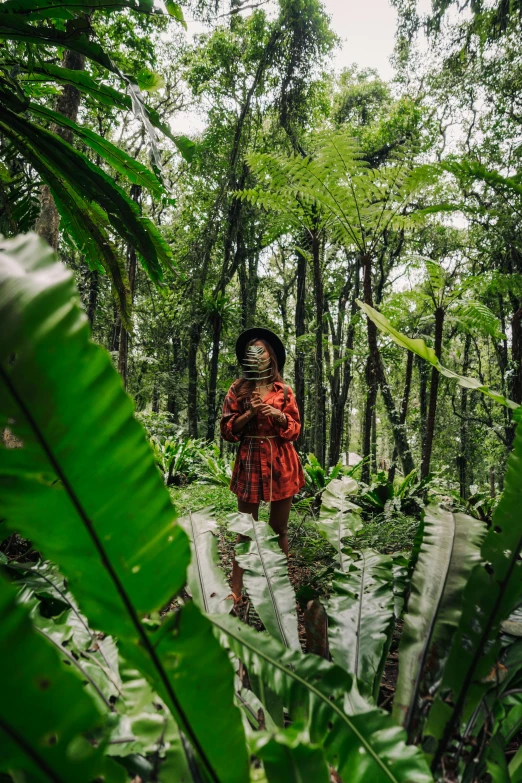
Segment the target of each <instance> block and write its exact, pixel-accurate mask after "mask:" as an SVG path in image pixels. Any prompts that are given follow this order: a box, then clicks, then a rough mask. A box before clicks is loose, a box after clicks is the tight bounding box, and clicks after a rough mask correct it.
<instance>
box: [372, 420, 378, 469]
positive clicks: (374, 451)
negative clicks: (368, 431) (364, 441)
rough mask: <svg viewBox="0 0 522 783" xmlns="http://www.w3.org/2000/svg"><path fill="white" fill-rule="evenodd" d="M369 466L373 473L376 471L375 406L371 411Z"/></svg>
mask: <svg viewBox="0 0 522 783" xmlns="http://www.w3.org/2000/svg"><path fill="white" fill-rule="evenodd" d="M371 466H372V471H373V473H377V406H375V407H374V409H373V413H372V458H371Z"/></svg>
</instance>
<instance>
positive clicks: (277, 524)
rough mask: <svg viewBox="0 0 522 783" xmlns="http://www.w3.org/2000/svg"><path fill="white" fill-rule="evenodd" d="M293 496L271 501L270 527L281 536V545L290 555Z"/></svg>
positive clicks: (286, 553)
mask: <svg viewBox="0 0 522 783" xmlns="http://www.w3.org/2000/svg"><path fill="white" fill-rule="evenodd" d="M291 506H292V498H291V497H290V498H284V500H273V501H272V502H271V503H270V520H269V521H270V527H271V528H272V530H273V531H274V533H277V535H278V536H279V546H280V547H281V549H282V550H283V552H284V553H285V555H286V556H287V557H288V517H289V516H290V508H291Z"/></svg>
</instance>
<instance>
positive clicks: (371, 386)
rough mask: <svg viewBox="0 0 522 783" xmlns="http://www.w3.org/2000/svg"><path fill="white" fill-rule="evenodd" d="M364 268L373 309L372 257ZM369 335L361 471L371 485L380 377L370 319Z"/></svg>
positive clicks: (365, 289) (365, 260) (366, 259)
mask: <svg viewBox="0 0 522 783" xmlns="http://www.w3.org/2000/svg"><path fill="white" fill-rule="evenodd" d="M362 266H363V269H364V282H363V292H364V301H365V303H366V304H368V305H370V307H373V294H372V259H371V256H370V255H365V256H364V257H363V258H362ZM366 322H367V333H368V358H367V360H366V369H365V380H366V388H367V392H366V406H365V409H364V424H363V438H362V457H363V460H364V462H363V466H362V470H361V480H362V481H363V482H364V483H366V484H369V483H370V474H371V468H370V458H371V448H372V444H371V438H372V418H373V411H374V409H375V405H376V402H377V388H378V375H377V355H378V351H379V349H378V346H377V327H376V326H375V324H374V323H373V321H372V320H370V318H367V319H366Z"/></svg>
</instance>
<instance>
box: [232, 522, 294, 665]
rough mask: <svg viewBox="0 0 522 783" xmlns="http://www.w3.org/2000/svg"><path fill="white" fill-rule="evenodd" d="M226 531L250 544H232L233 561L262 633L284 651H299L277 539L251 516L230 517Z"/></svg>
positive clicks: (291, 595)
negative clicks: (244, 537)
mask: <svg viewBox="0 0 522 783" xmlns="http://www.w3.org/2000/svg"><path fill="white" fill-rule="evenodd" d="M228 519H229V521H228V527H229V529H230V530H233V531H234V532H235V533H239V534H240V535H242V536H248V537H249V538H250V539H251V540H250V541H246V542H244V543H241V544H236V560H237V562H238V564H239V565H240V566H241V568H244V569H245V573H244V576H243V580H244V584H245V589H246V591H247V593H248V595H249V596H250V598H251V599H252V603H253V604H254V606H255V607H256V610H257V613H258V614H259V617H260V618H261V620H262V622H263V625H264V626H265V628H266V630H267V631H268V632H269V633H270V634H271V635H272V636H273V637H274V638H275V639H278V640H279V641H280V642H282V644H284V645H285V646H286V647H291V648H292V649H293V650H300V649H301V645H300V644H299V635H298V631H297V610H296V603H295V600H296V599H295V592H294V589H293V587H292V585H291V584H290V581H289V579H288V563H287V559H286V556H285V555H284V554H283V552H282V551H281V549H280V548H279V545H278V543H277V536H276V535H274V531H273V530H272V528H270V527H269V526H268V525H267V524H266V522H262V521H261V520H259V521H254V519H253V517H252V515H251V514H241V513H237V514H231V515H230V516H229V518H228Z"/></svg>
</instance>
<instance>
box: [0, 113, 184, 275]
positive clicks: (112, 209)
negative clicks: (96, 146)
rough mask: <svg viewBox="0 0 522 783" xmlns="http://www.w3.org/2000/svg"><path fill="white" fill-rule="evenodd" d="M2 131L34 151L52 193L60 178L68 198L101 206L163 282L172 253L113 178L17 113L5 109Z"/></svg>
mask: <svg viewBox="0 0 522 783" xmlns="http://www.w3.org/2000/svg"><path fill="white" fill-rule="evenodd" d="M2 129H3V130H4V132H6V133H7V132H8V131H10V133H9V137H10V138H11V140H12V141H13V142H14V143H16V137H15V134H17V135H18V136H19V137H23V138H25V139H27V144H29V145H30V147H31V149H32V160H31V162H32V163H33V165H34V166H35V168H36V169H37V170H38V171H39V172H40V174H41V175H42V178H43V179H46V178H47V179H48V178H49V175H50V176H51V177H52V179H50V180H49V181H48V183H47V184H49V187H50V188H51V191H52V190H53V189H54V181H55V179H56V178H57V177H59V178H61V180H62V181H63V183H64V187H65V188H66V189H67V190H68V191H69V195H72V191H74V194H75V195H78V196H80V197H82V196H83V198H84V200H90V201H92V202H94V203H95V204H98V205H99V207H101V209H102V210H103V213H104V214H105V215H106V216H107V217H106V219H107V220H108V222H109V223H110V225H111V226H112V228H113V229H114V230H115V231H116V232H117V233H118V234H119V236H120V237H122V239H125V240H126V241H127V242H128V243H129V244H130V245H132V246H133V247H134V248H135V249H136V251H137V252H138V254H139V255H140V258H141V260H142V262H143V266H144V267H145V269H146V270H147V273H148V274H149V276H150V277H151V278H152V279H153V280H154V281H155V282H158V281H161V280H162V278H163V273H162V265H163V266H167V267H172V261H173V259H172V252H171V250H170V248H169V246H168V245H167V243H166V242H165V240H164V239H163V237H162V236H161V234H160V233H159V231H158V229H157V228H156V227H155V226H154V225H153V223H152V221H150V220H149V219H148V218H146V217H142V216H141V215H140V213H139V208H138V206H137V204H136V203H135V202H134V201H133V200H132V199H131V198H129V197H128V196H127V194H126V193H124V191H123V190H122V189H121V188H120V187H119V186H118V185H117V184H116V183H115V182H114V179H113V178H111V177H110V176H109V175H108V174H106V173H105V172H104V171H102V170H101V169H100V168H99V167H98V166H95V165H94V164H93V163H91V161H90V160H89V159H88V158H87V157H86V156H85V155H83V154H82V153H81V152H79V151H78V150H76V149H75V148H74V147H72V146H71V145H70V144H68V143H67V142H66V141H64V140H63V139H61V138H60V137H59V136H57V135H56V134H54V133H52V132H51V131H48V130H46V129H45V128H42V127H40V126H39V125H35V124H33V123H31V122H28V121H27V120H25V119H24V118H23V117H22V116H21V115H19V114H17V113H15V112H12V111H9V110H6V113H5V120H3V121H2ZM13 132H14V133H13Z"/></svg>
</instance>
